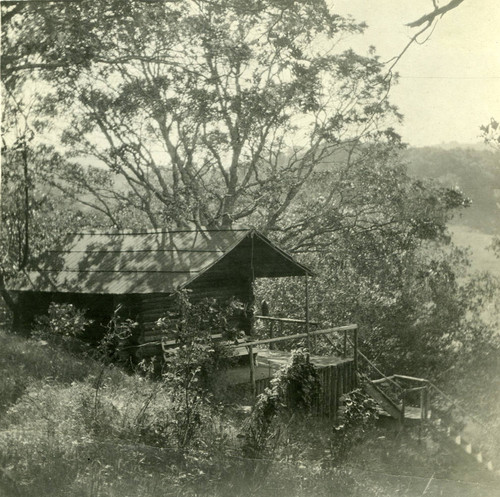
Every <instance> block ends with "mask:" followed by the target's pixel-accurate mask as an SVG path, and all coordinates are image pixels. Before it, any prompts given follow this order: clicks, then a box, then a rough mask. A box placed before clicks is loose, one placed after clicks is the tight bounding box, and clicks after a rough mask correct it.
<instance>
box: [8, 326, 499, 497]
mask: <svg viewBox="0 0 500 497" xmlns="http://www.w3.org/2000/svg"><path fill="white" fill-rule="evenodd" d="M0 341H1V343H2V347H1V348H0V399H1V402H2V403H1V406H0V446H1V447H2V450H1V451H0V495H2V496H6V497H9V496H33V497H34V496H36V497H39V496H45V495H47V496H48V495H50V496H54V497H57V496H82V497H83V496H85V497H89V496H90V497H99V496H102V497H104V496H117V497H118V496H120V497H126V496H130V497H132V496H134V497H135V496H138V495H140V496H144V497H149V496H151V497H154V496H165V495H179V496H180V495H186V496H195V495H200V496H226V495H227V496H239V495H241V496H245V497H248V496H252V495H255V496H256V495H258V496H297V497H299V496H300V497H303V496H308V495H316V496H325V497H326V496H339V497H340V496H342V497H346V496H354V495H356V496H359V495H363V496H379V497H381V496H387V497H389V496H394V495H402V496H408V497H410V496H417V495H422V492H423V490H424V489H425V488H426V487H427V488H428V491H427V492H426V493H427V494H428V495H431V496H432V495H436V496H437V495H445V496H446V495H449V496H450V497H451V496H452V495H453V496H464V497H465V496H467V497H471V496H472V497H474V496H477V497H480V496H481V497H485V496H495V495H499V493H498V492H496V490H495V488H494V486H493V485H494V482H493V481H492V480H491V479H488V475H485V474H483V473H478V472H477V468H475V467H471V466H470V464H468V462H467V461H466V460H465V459H464V456H463V455H460V454H458V453H457V452H454V451H453V448H450V447H443V446H440V445H439V444H437V443H436V442H435V441H433V439H432V437H427V438H425V443H423V442H420V441H419V438H420V435H419V434H417V432H404V433H400V432H398V431H394V430H393V429H390V430H387V429H384V428H383V427H377V426H371V427H365V428H360V429H358V430H355V431H353V432H350V434H349V436H347V435H345V434H342V433H341V432H340V433H341V434H340V435H339V432H338V431H337V430H335V429H334V427H333V426H332V425H331V424H330V423H325V422H322V421H320V420H317V419H316V420H315V419H310V418H305V419H304V418H302V417H301V416H296V415H294V416H291V417H290V416H289V417H287V418H286V419H284V420H282V421H281V423H280V424H279V425H278V426H277V428H276V430H275V431H274V432H273V438H272V440H271V442H272V446H273V449H272V451H271V452H268V453H267V455H265V456H264V455H262V456H259V457H254V458H249V457H248V456H245V454H244V452H242V450H241V447H240V446H241V438H239V437H238V433H240V432H241V431H242V430H244V427H245V423H246V421H245V419H244V418H243V417H242V414H239V412H238V411H235V410H234V409H232V408H231V407H230V406H225V407H223V406H221V405H218V406H212V408H211V410H210V411H208V410H207V411H204V413H203V416H204V419H203V420H202V430H201V432H200V434H199V436H198V437H197V438H196V442H195V443H193V444H191V445H190V446H189V447H179V445H178V443H177V442H176V440H177V438H176V436H175V433H176V429H178V424H176V423H177V421H178V418H176V412H175V409H174V408H173V406H172V405H171V402H170V398H171V397H170V392H169V389H168V385H165V384H164V383H163V382H159V381H154V380H152V379H148V378H147V377H145V376H144V374H137V373H130V374H129V373H125V372H124V371H122V370H120V369H119V368H117V367H109V366H104V365H103V364H101V363H100V362H98V361H96V360H94V359H92V358H90V357H85V356H82V355H75V354H73V353H71V352H68V351H66V350H62V349H60V348H58V347H55V346H54V345H50V344H47V343H45V342H40V341H34V340H26V339H24V338H21V337H18V336H14V335H12V334H9V333H7V332H5V331H0ZM176 420H177V421H176ZM431 477H432V478H431ZM430 479H431V480H432V481H431V482H430V483H429V480H430Z"/></svg>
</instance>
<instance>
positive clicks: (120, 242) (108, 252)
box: [9, 229, 312, 357]
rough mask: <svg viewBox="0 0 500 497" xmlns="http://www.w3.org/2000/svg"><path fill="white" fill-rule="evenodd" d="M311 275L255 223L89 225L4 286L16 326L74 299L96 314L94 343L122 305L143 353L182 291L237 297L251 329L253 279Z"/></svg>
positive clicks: (193, 296)
mask: <svg viewBox="0 0 500 497" xmlns="http://www.w3.org/2000/svg"><path fill="white" fill-rule="evenodd" d="M311 274H312V273H311V271H310V270H309V269H308V268H306V267H305V266H303V265H302V264H300V263H299V262H297V261H296V260H295V259H294V258H293V257H292V256H290V255H289V254H287V253H286V252H285V251H284V250H282V249H280V248H279V247H278V246H277V245H275V244H274V243H273V242H271V241H270V240H269V239H268V238H267V237H266V236H264V235H263V234H262V233H259V232H258V231H256V230H254V229H225V230H224V229H219V230H208V229H207V230H204V229H203V230H201V229H196V230H187V229H186V230H169V231H156V230H153V231H123V230H122V231H105V232H98V231H88V232H81V233H72V234H69V235H68V236H67V237H66V238H65V239H64V240H63V241H62V242H61V243H60V244H59V245H58V246H57V247H53V248H51V249H50V250H48V251H46V252H45V253H43V254H42V255H41V256H40V257H39V258H38V259H37V260H36V261H32V263H31V265H30V266H29V267H28V269H27V270H26V271H25V272H24V274H23V275H22V277H20V278H19V279H18V280H16V281H14V282H12V283H11V284H10V286H9V290H11V291H14V292H15V293H16V294H17V304H18V316H17V321H18V326H20V327H24V328H29V327H30V324H31V323H32V321H33V319H34V317H35V316H36V315H40V314H44V313H46V312H47V309H48V306H49V304H50V302H57V303H71V304H73V305H75V306H76V307H78V308H82V309H86V310H87V316H88V317H89V318H91V319H92V320H93V325H92V326H91V327H90V328H89V330H88V337H87V338H88V339H90V340H91V341H92V340H95V341H97V340H98V339H99V338H100V336H102V334H103V332H104V325H105V324H106V323H108V322H109V320H110V318H111V315H112V312H113V310H114V309H115V308H116V307H117V306H118V305H120V306H121V308H122V311H123V312H122V313H123V314H125V315H126V316H127V317H130V318H132V319H134V320H135V321H137V322H138V323H139V326H138V329H137V331H136V334H135V336H134V337H133V341H134V345H137V346H140V347H139V349H140V354H141V355H142V356H143V357H144V356H147V355H152V354H154V353H155V352H157V349H158V335H157V332H156V331H155V326H154V325H155V323H156V321H157V320H158V319H159V318H160V317H162V316H165V315H166V314H167V313H168V312H172V311H175V309H174V307H175V305H176V301H175V298H174V293H175V292H176V291H178V290H180V289H187V290H189V291H190V292H189V295H190V301H191V302H192V303H197V302H199V301H201V300H202V299H204V298H214V299H216V300H217V301H219V302H221V303H222V302H225V301H228V300H229V299H230V298H234V299H237V300H238V301H240V302H242V303H243V304H244V305H245V307H246V308H247V309H248V312H247V313H245V314H246V315H245V316H243V318H242V319H241V320H240V324H239V327H240V328H241V330H242V331H243V332H244V333H245V334H247V335H250V334H251V332H252V312H251V308H252V306H253V303H254V295H253V282H254V280H255V279H256V278H262V277H266V278H278V277H286V276H303V277H307V276H309V275H311ZM148 343H151V344H153V345H152V346H151V347H148Z"/></svg>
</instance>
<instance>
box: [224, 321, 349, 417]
mask: <svg viewBox="0 0 500 497" xmlns="http://www.w3.org/2000/svg"><path fill="white" fill-rule="evenodd" d="M255 318H256V319H257V320H261V321H263V322H264V323H267V325H268V327H267V330H264V331H263V330H262V329H261V330H260V336H261V337H260V338H257V339H254V340H251V339H250V340H251V341H238V343H235V344H231V345H229V347H230V348H231V349H232V350H233V353H234V355H235V356H239V357H240V364H239V365H238V366H235V367H232V368H230V369H228V370H226V371H225V372H224V374H223V376H222V378H221V379H222V380H223V381H224V382H225V383H226V385H228V386H233V387H234V386H239V387H241V388H250V391H251V394H252V397H253V398H255V397H257V396H258V395H259V394H261V393H262V392H264V390H265V389H266V388H267V387H269V386H270V383H271V380H272V378H273V377H274V375H275V374H276V372H277V371H278V370H279V369H280V368H281V367H283V366H284V365H286V364H287V363H289V361H290V358H291V355H292V352H291V350H292V349H294V348H298V347H305V348H306V349H307V350H310V351H311V353H310V355H309V361H310V362H311V363H312V364H313V365H314V366H315V367H316V368H317V371H318V375H319V380H320V384H321V393H320V395H319V397H318V399H317V401H316V402H315V405H314V406H313V410H314V412H315V413H316V414H318V415H321V416H326V417H328V418H333V419H334V420H336V418H337V415H338V410H339V407H340V404H341V400H340V399H341V397H342V395H344V394H346V393H349V392H351V391H352V390H354V389H355V388H356V387H357V374H356V371H357V362H358V360H357V356H358V350H357V343H358V339H357V336H358V327H357V325H347V326H340V327H335V328H328V329H321V330H314V331H306V332H303V333H293V334H283V333H286V331H288V332H289V331H290V330H286V329H285V327H288V326H287V325H295V326H299V327H306V328H307V325H309V326H314V327H318V326H319V325H318V323H316V322H307V320H301V319H294V318H280V317H271V316H255ZM266 331H267V333H266ZM277 333H279V334H280V335H281V336H276V334H277ZM266 335H267V336H266ZM349 335H351V336H349ZM247 340H248V339H247ZM332 349H334V350H335V351H336V352H337V354H332V353H331V350H332ZM325 351H330V352H329V353H325ZM241 359H243V361H245V362H246V361H247V362H246V364H245V363H241Z"/></svg>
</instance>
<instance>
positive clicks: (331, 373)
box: [221, 348, 357, 419]
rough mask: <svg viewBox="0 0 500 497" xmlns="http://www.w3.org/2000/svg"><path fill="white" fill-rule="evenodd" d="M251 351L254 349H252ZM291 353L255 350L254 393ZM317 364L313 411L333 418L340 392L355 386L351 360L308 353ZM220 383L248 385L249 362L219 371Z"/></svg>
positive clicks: (314, 363) (286, 360)
mask: <svg viewBox="0 0 500 497" xmlns="http://www.w3.org/2000/svg"><path fill="white" fill-rule="evenodd" d="M254 352H255V349H254ZM290 358H291V353H290V352H286V351H278V350H269V349H264V348H263V349H257V357H256V364H255V367H254V379H255V394H256V395H259V394H261V393H262V392H263V391H264V390H265V389H266V388H267V387H269V385H270V382H271V379H272V377H273V376H274V374H275V373H276V371H278V370H279V369H280V368H281V367H282V366H284V365H285V364H287V363H288V362H289V361H290ZM310 360H311V363H312V364H313V365H314V366H316V367H317V369H318V374H319V379H320V383H321V393H320V396H319V398H318V399H317V402H315V406H314V411H315V412H316V414H318V415H322V416H327V417H329V418H333V419H336V418H337V414H338V409H339V407H340V405H341V400H340V399H341V397H342V395H344V394H346V393H348V392H350V391H352V390H354V389H355V388H356V385H357V382H356V373H355V369H354V360H353V359H352V358H342V357H338V356H310ZM221 382H224V383H225V384H226V385H227V386H229V387H241V388H248V386H249V385H250V365H248V366H245V365H243V366H238V367H233V368H230V369H228V370H226V371H225V372H224V373H223V374H221Z"/></svg>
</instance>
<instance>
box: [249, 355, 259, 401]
mask: <svg viewBox="0 0 500 497" xmlns="http://www.w3.org/2000/svg"><path fill="white" fill-rule="evenodd" d="M248 354H249V356H250V383H251V384H252V395H253V396H254V397H255V394H256V393H257V392H256V388H255V364H254V362H253V347H252V346H251V345H250V346H249V347H248Z"/></svg>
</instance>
